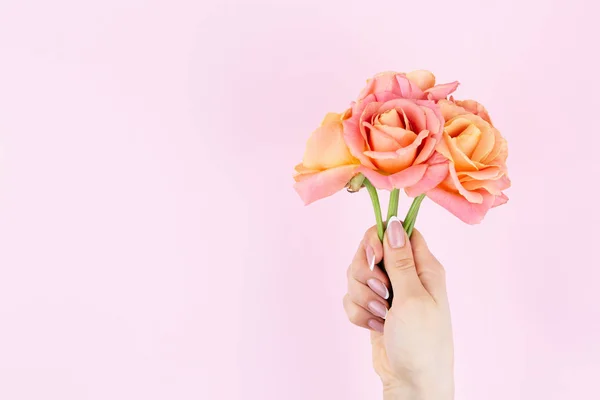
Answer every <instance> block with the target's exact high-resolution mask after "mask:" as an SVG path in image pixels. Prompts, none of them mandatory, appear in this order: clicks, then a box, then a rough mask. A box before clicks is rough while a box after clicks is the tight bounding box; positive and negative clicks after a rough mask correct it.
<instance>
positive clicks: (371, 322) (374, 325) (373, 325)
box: [367, 319, 383, 333]
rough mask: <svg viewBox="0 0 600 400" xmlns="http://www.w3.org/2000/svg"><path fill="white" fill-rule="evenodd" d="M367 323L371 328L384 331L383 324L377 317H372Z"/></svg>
mask: <svg viewBox="0 0 600 400" xmlns="http://www.w3.org/2000/svg"><path fill="white" fill-rule="evenodd" d="M367 325H369V328H371V329H373V330H374V331H377V332H381V333H383V324H382V323H381V322H379V321H377V320H376V319H370V320H369V321H368V322H367Z"/></svg>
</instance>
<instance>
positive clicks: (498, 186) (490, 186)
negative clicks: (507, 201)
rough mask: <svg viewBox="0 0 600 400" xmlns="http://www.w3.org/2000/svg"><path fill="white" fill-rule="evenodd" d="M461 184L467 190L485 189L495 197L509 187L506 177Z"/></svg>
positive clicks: (508, 180)
mask: <svg viewBox="0 0 600 400" xmlns="http://www.w3.org/2000/svg"><path fill="white" fill-rule="evenodd" d="M461 183H462V186H463V187H464V188H465V189H467V190H477V189H485V190H487V191H488V192H489V193H490V194H493V195H495V196H499V195H500V194H502V191H503V190H506V189H508V188H509V187H510V179H509V178H508V176H506V175H504V176H502V177H501V178H499V179H486V180H470V181H467V182H464V181H462V182H461Z"/></svg>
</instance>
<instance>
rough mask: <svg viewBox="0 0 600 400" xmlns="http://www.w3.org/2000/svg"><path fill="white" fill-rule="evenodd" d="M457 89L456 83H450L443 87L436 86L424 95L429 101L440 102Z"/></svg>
mask: <svg viewBox="0 0 600 400" xmlns="http://www.w3.org/2000/svg"><path fill="white" fill-rule="evenodd" d="M457 87H458V81H456V82H451V83H444V84H443V85H437V86H434V87H432V88H431V89H427V90H426V91H425V95H427V98H428V99H430V100H441V99H445V98H446V97H448V95H449V94H450V93H452V92H454V91H455V90H456V88H457Z"/></svg>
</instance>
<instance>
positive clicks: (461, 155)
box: [408, 100, 510, 224]
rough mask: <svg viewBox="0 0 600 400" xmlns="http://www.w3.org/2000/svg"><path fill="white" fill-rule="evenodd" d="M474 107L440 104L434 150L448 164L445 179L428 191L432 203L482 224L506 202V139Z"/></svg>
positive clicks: (473, 222)
mask: <svg viewBox="0 0 600 400" xmlns="http://www.w3.org/2000/svg"><path fill="white" fill-rule="evenodd" d="M458 104H462V105H463V106H465V105H466V107H461V106H459V105H458ZM477 104H478V103H475V102H473V103H467V102H452V101H447V100H441V101H439V103H438V105H439V107H440V109H441V112H442V115H443V116H444V119H445V121H446V122H445V124H444V133H443V140H441V141H440V142H439V143H438V145H437V147H436V150H437V151H438V152H439V153H440V154H442V155H443V156H444V157H445V158H447V159H448V160H450V162H449V164H448V175H447V177H446V179H444V181H443V182H442V183H441V184H440V185H439V186H438V187H436V188H434V189H432V190H430V191H428V192H427V196H428V197H429V198H430V199H431V200H433V201H434V202H436V203H438V204H439V205H441V206H442V207H444V208H446V209H447V210H448V211H450V212H451V213H453V214H454V215H456V216H457V217H458V218H460V219H461V220H462V221H464V222H466V223H469V224H476V223H479V222H481V220H482V219H483V217H484V216H485V214H486V213H487V212H488V210H489V209H490V208H492V207H496V206H499V205H501V204H504V203H506V202H507V201H508V198H507V197H506V196H505V195H504V193H502V191H503V190H505V189H507V188H509V187H510V179H509V178H508V175H507V168H506V158H507V156H508V150H507V144H506V140H505V139H504V138H503V137H502V135H501V134H500V132H499V131H498V130H497V129H496V128H494V127H493V126H492V124H491V123H490V119H489V116H487V112H485V109H484V108H483V107H481V108H479V107H478V106H477ZM473 106H474V107H473ZM471 110H474V111H475V112H477V113H478V114H479V115H477V114H475V113H473V112H472V111H471ZM408 192H409V195H417V194H418V193H410V190H409V191H408Z"/></svg>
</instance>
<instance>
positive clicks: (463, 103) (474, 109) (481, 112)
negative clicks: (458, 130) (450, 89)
mask: <svg viewBox="0 0 600 400" xmlns="http://www.w3.org/2000/svg"><path fill="white" fill-rule="evenodd" d="M451 100H452V101H454V103H456V105H458V106H460V107H462V108H464V109H465V110H466V111H468V112H470V113H473V114H475V115H478V116H480V117H481V118H483V120H484V121H486V122H487V123H489V124H490V125H492V126H494V124H492V120H491V118H490V115H489V114H488V112H487V110H486V109H485V107H484V106H483V105H481V103H478V102H476V101H475V100H454V99H451Z"/></svg>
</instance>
